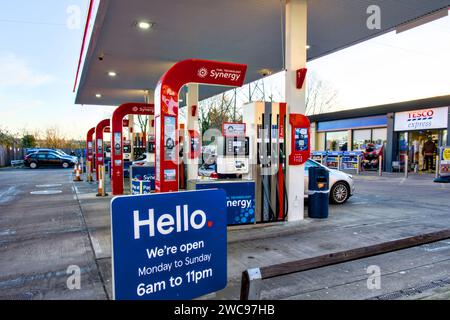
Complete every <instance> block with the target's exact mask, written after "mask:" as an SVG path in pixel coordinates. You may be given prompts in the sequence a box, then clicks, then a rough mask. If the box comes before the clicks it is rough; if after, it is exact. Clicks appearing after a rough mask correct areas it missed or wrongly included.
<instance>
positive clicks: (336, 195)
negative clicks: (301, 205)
mask: <svg viewBox="0 0 450 320" xmlns="http://www.w3.org/2000/svg"><path fill="white" fill-rule="evenodd" d="M311 167H322V168H325V169H327V170H328V172H329V173H330V202H332V203H335V204H344V203H345V202H347V200H348V199H349V198H350V197H351V196H352V195H353V194H354V192H355V182H354V181H353V176H352V175H350V174H347V173H345V172H342V171H339V170H335V169H329V168H327V167H325V166H324V165H322V164H320V163H318V162H316V161H314V160H311V159H308V161H307V162H306V164H305V198H307V197H308V194H307V192H308V181H309V179H308V178H309V177H308V176H309V168H311Z"/></svg>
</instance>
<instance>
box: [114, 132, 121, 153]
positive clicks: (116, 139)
mask: <svg viewBox="0 0 450 320" xmlns="http://www.w3.org/2000/svg"><path fill="white" fill-rule="evenodd" d="M121 141H122V134H121V133H120V132H115V133H114V154H115V155H116V156H120V155H121V153H122V152H121V151H122V150H120V147H121V146H120V142H121Z"/></svg>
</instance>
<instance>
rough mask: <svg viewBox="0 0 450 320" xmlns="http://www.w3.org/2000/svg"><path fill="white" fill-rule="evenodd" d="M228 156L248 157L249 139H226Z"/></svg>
mask: <svg viewBox="0 0 450 320" xmlns="http://www.w3.org/2000/svg"><path fill="white" fill-rule="evenodd" d="M226 155H227V156H247V155H248V138H237V137H233V138H226Z"/></svg>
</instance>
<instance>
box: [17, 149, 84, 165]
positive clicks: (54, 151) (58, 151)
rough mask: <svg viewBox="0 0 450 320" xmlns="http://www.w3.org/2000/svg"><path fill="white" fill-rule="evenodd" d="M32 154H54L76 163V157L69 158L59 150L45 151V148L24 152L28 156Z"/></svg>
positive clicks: (69, 156)
mask: <svg viewBox="0 0 450 320" xmlns="http://www.w3.org/2000/svg"><path fill="white" fill-rule="evenodd" d="M32 153H56V154H58V155H60V156H62V157H66V158H70V159H71V160H73V161H75V162H77V161H78V158H77V157H76V156H71V155H69V154H67V153H65V152H64V151H62V150H60V149H46V148H35V149H28V150H27V152H26V155H29V154H32Z"/></svg>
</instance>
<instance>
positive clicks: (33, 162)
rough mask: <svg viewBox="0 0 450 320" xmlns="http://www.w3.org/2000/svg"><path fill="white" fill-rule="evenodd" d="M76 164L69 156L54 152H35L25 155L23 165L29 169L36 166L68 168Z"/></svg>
mask: <svg viewBox="0 0 450 320" xmlns="http://www.w3.org/2000/svg"><path fill="white" fill-rule="evenodd" d="M75 164H76V161H74V160H73V158H72V157H71V156H68V157H66V156H62V155H60V154H58V153H55V152H46V153H45V152H35V153H32V154H29V155H27V156H25V159H24V165H25V166H26V167H29V168H31V169H36V168H38V167H62V168H65V169H66V168H70V167H72V166H74V165H75Z"/></svg>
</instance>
